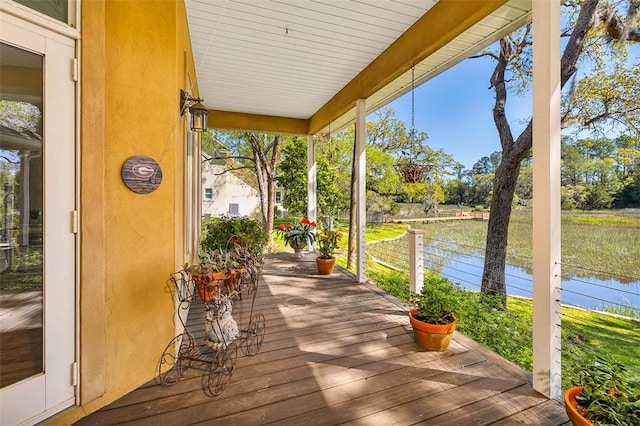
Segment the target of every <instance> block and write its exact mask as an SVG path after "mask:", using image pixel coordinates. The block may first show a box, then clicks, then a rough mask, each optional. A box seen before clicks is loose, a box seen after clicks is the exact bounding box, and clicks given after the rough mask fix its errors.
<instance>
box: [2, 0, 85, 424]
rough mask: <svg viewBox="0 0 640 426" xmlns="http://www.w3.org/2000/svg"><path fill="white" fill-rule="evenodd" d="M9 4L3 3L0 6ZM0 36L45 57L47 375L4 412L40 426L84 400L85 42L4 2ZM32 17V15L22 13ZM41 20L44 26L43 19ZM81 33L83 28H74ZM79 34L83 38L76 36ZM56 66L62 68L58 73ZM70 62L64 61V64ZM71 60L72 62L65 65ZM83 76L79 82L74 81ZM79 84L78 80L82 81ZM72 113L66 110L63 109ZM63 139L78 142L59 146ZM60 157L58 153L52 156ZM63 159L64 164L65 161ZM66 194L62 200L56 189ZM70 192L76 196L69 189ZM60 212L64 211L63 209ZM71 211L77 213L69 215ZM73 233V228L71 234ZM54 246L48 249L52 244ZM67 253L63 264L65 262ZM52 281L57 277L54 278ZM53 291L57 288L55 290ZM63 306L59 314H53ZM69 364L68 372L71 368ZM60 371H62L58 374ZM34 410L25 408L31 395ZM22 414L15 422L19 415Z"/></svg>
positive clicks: (11, 394) (11, 389) (9, 396)
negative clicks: (81, 70) (81, 66)
mask: <svg viewBox="0 0 640 426" xmlns="http://www.w3.org/2000/svg"><path fill="white" fill-rule="evenodd" d="M0 1H1V0H0ZM0 6H1V7H0V21H2V23H3V24H2V25H1V26H0V27H1V28H0V37H1V39H2V40H3V41H4V42H8V43H10V44H12V45H15V46H16V47H19V48H21V49H24V50H27V51H33V52H36V53H38V54H42V55H44V57H45V59H44V68H43V74H44V76H43V79H44V87H43V111H42V114H43V141H44V145H43V155H44V159H43V170H44V176H43V178H44V186H43V192H44V193H43V206H44V211H45V217H46V221H45V222H44V225H43V235H44V238H45V250H44V262H43V264H44V266H43V281H44V283H43V309H44V312H43V322H44V324H43V368H44V373H42V374H37V375H35V376H33V377H31V378H28V379H25V380H23V381H21V382H18V383H16V384H13V385H9V386H7V387H6V388H5V389H3V390H2V394H1V395H2V401H3V403H2V405H3V406H4V407H5V408H6V407H24V406H28V408H30V409H27V410H25V411H23V412H20V413H18V412H13V413H11V412H8V413H3V415H4V416H6V417H4V419H3V423H4V422H5V421H7V422H8V423H11V424H13V423H19V424H33V423H37V422H39V421H42V420H44V419H47V418H49V417H51V416H52V415H54V414H56V413H58V412H60V411H62V410H64V409H65V408H68V407H71V406H73V405H74V404H77V403H78V401H79V395H78V390H79V386H78V385H79V377H78V376H79V375H78V371H79V368H78V360H79V342H78V336H79V333H78V329H79V309H78V302H79V297H78V294H79V292H78V288H79V282H78V277H79V274H78V270H79V233H78V230H79V224H78V223H77V221H78V216H79V215H78V214H77V209H78V206H79V200H78V197H79V191H78V187H79V179H78V175H79V172H78V170H79V168H78V163H79V138H78V134H79V132H78V128H79V124H78V123H79V120H78V119H79V108H78V105H79V102H78V96H79V94H78V89H79V86H78V78H77V77H78V75H77V72H74V71H73V67H74V66H77V60H74V58H77V52H78V39H77V37H69V36H68V35H65V34H61V32H60V31H55V30H51V29H49V28H46V27H48V26H49V25H39V24H36V23H34V22H33V20H34V19H29V17H27V18H26V19H23V18H24V17H21V16H15V14H12V13H11V10H9V11H7V8H6V6H7V3H6V2H2V3H0ZM22 13H23V14H24V12H22ZM36 20H38V19H36ZM74 31H75V29H74ZM76 33H77V31H76ZM52 61H55V62H56V63H57V66H51V65H50V64H51V62H52ZM63 61H64V62H63ZM67 61H69V62H68V63H65V62H67ZM74 74H75V76H74ZM74 77H75V78H74ZM60 101H61V102H62V104H63V105H64V106H65V107H64V108H60V104H59V103H58V102H60ZM53 134H55V135H56V136H55V137H56V138H58V140H63V141H65V140H71V142H69V143H63V144H60V146H59V145H56V146H55V149H52V148H48V147H47V141H50V142H49V143H48V144H49V146H52V144H53V143H55V140H54V139H53V138H54V137H53V136H52V135H53ZM53 152H55V154H52V153H53ZM60 159H61V160H60ZM55 187H61V188H63V189H62V190H59V191H56V192H55V193H54V192H53V190H52V189H51V188H55ZM64 188H68V190H66V189H64ZM56 205H62V206H63V207H62V208H60V209H56V208H55V206H56ZM67 210H69V211H67ZM67 226H68V227H67ZM47 241H48V242H47ZM52 241H56V243H55V244H56V246H57V247H61V251H62V252H66V253H68V256H63V258H64V261H63V262H57V260H58V258H57V257H55V258H54V256H56V254H57V253H59V251H58V250H54V249H53V247H52V245H53V243H52ZM53 276H55V277H58V278H57V280H56V281H58V280H59V281H61V282H62V284H59V285H58V286H56V288H55V289H54V291H52V289H51V288H50V289H47V284H46V283H47V280H48V279H51V278H52V277H53ZM47 277H49V278H47ZM49 287H51V286H49ZM52 306H56V307H57V308H56V309H52V308H51V307H52ZM67 365H68V369H67ZM52 366H54V367H52ZM25 394H26V395H28V398H29V401H30V402H31V403H30V404H24V395H25ZM14 414H15V415H16V417H15V418H14V417H13V415H14Z"/></svg>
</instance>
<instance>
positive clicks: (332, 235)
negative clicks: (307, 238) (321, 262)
mask: <svg viewBox="0 0 640 426" xmlns="http://www.w3.org/2000/svg"><path fill="white" fill-rule="evenodd" d="M340 238H342V233H341V232H340V231H336V230H335V229H329V228H321V229H320V230H319V231H318V236H317V238H316V241H317V243H318V244H317V247H318V252H320V256H318V257H320V258H321V259H333V258H334V257H335V256H334V255H335V253H336V249H337V248H338V243H339V242H340Z"/></svg>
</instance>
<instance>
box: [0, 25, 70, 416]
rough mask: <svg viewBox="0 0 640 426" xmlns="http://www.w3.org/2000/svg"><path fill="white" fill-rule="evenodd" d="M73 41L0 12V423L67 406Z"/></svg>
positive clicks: (40, 414) (68, 382)
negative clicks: (0, 202)
mask: <svg viewBox="0 0 640 426" xmlns="http://www.w3.org/2000/svg"><path fill="white" fill-rule="evenodd" d="M74 51H75V42H74V41H73V40H70V39H68V38H66V37H64V36H61V35H58V34H55V33H52V32H49V31H47V30H45V29H42V28H40V27H38V26H35V25H32V24H29V23H27V22H24V21H22V20H20V19H17V18H15V17H13V16H9V15H7V14H4V13H1V14H0V67H1V68H0V76H1V78H0V194H1V197H0V198H1V201H2V205H1V206H0V424H2V425H14V424H33V423H36V422H38V421H40V420H42V419H44V418H47V417H49V416H51V415H52V414H54V413H56V412H58V411H61V410H62V409H64V408H66V407H69V406H70V405H72V404H74V403H75V386H74V377H76V374H74V371H75V370H76V369H75V366H76V364H74V361H75V346H74V342H75V250H76V238H75V234H74V230H73V228H74V226H73V221H72V218H73V211H74V209H75V98H74V96H75V83H74V82H73V79H72V71H71V70H72V63H73V62H72V61H73V58H74Z"/></svg>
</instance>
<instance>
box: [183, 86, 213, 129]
mask: <svg viewBox="0 0 640 426" xmlns="http://www.w3.org/2000/svg"><path fill="white" fill-rule="evenodd" d="M203 100H204V99H199V98H194V97H193V96H191V95H190V94H188V93H187V92H185V91H184V90H182V89H181V90H180V115H184V112H185V111H186V110H187V108H189V112H190V113H191V130H193V131H194V132H204V131H205V130H207V114H208V113H209V110H207V108H206V107H205V106H204V105H202V104H201V103H200V102H202V101H203Z"/></svg>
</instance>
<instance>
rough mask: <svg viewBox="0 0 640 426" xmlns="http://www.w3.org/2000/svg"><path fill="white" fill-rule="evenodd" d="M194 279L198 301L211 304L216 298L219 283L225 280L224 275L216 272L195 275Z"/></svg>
mask: <svg viewBox="0 0 640 426" xmlns="http://www.w3.org/2000/svg"><path fill="white" fill-rule="evenodd" d="M194 278H195V282H196V290H198V296H200V300H202V301H203V302H211V301H212V300H213V299H215V298H216V296H218V292H219V290H220V284H221V283H220V281H221V280H225V279H226V274H225V273H224V272H216V273H213V274H210V273H209V274H202V275H196V276H195V277H194Z"/></svg>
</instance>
